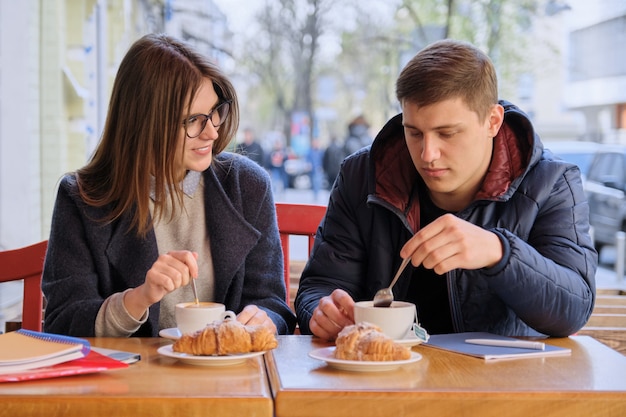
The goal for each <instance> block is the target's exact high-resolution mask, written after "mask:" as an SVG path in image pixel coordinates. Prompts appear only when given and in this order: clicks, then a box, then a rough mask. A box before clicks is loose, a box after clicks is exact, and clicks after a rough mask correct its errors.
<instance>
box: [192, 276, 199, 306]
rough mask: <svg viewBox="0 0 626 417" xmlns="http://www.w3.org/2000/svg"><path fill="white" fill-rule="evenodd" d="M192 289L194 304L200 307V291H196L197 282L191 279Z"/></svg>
mask: <svg viewBox="0 0 626 417" xmlns="http://www.w3.org/2000/svg"><path fill="white" fill-rule="evenodd" d="M191 289H192V290H193V299H194V303H195V304H196V305H199V304H200V301H199V300H198V290H197V289H196V280H195V278H191Z"/></svg>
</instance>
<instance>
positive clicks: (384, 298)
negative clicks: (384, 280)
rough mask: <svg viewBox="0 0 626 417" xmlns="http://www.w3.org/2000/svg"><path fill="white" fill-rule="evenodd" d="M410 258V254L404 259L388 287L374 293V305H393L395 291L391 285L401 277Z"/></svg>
mask: <svg viewBox="0 0 626 417" xmlns="http://www.w3.org/2000/svg"><path fill="white" fill-rule="evenodd" d="M410 260H411V257H410V256H408V257H407V258H405V259H404V260H403V261H402V264H400V268H398V272H396V276H395V277H393V280H392V281H391V284H389V286H388V287H387V288H383V289H380V290H378V291H376V294H375V295H374V307H389V306H390V305H391V303H392V302H393V292H392V291H391V287H393V286H394V284H395V283H396V281H397V280H398V278H400V275H401V274H402V271H404V268H406V266H407V265H408V264H409V261H410Z"/></svg>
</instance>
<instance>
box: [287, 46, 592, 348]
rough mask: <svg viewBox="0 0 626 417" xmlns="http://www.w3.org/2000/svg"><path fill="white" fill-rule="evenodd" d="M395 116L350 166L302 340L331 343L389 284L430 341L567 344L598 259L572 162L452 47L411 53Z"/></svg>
mask: <svg viewBox="0 0 626 417" xmlns="http://www.w3.org/2000/svg"><path fill="white" fill-rule="evenodd" d="M396 95H397V98H398V100H399V102H400V104H401V107H402V113H401V114H399V115H397V116H396V117H394V118H392V119H391V120H390V121H389V122H388V123H387V124H386V126H385V127H383V129H382V130H381V131H380V133H379V134H378V136H377V137H376V139H375V140H374V142H373V144H372V146H371V147H369V148H364V149H363V150H361V151H360V152H358V153H356V154H354V155H352V156H351V157H349V158H347V159H346V160H345V162H344V164H343V166H342V170H341V173H340V175H339V177H338V180H337V182H336V184H335V186H334V188H333V190H332V193H331V196H330V201H329V205H328V210H327V214H326V218H325V219H324V221H323V223H322V225H321V228H320V229H319V231H318V233H317V236H316V239H315V246H314V248H313V252H312V254H311V259H310V261H309V262H308V264H307V267H306V268H305V270H304V272H303V274H302V278H301V281H300V286H299V290H298V295H297V297H296V302H295V303H296V310H297V311H296V312H297V316H298V321H299V324H300V330H301V332H302V333H304V334H307V333H312V334H314V335H317V336H319V337H322V338H325V339H334V338H335V337H336V336H337V333H338V332H339V331H340V330H341V329H342V328H343V327H344V326H346V325H348V324H352V323H353V321H354V319H353V306H354V301H358V300H368V299H369V300H371V299H372V298H373V296H374V294H375V293H376V291H377V290H379V289H381V288H383V287H387V286H388V285H389V283H390V281H391V278H392V277H393V275H394V274H395V272H396V270H397V268H398V266H399V265H400V263H401V261H402V259H403V258H406V257H409V256H410V257H411V264H410V265H409V266H408V267H407V268H406V270H405V271H404V273H403V274H402V276H401V277H400V279H399V280H398V282H397V283H396V285H395V287H394V288H393V293H394V295H395V299H396V300H405V301H410V302H414V303H415V304H416V305H417V309H418V316H419V321H420V324H421V325H422V327H424V328H425V329H426V330H427V331H428V332H429V333H430V334H438V333H452V332H465V331H487V332H493V333H497V334H502V335H515V336H524V335H538V334H544V335H550V336H557V337H558V336H567V335H570V334H572V333H574V332H576V331H577V330H579V329H580V328H581V327H582V326H583V325H584V324H585V323H586V322H587V319H588V318H589V316H590V314H591V310H592V307H593V303H594V299H595V278H594V276H595V272H596V268H597V253H596V252H595V250H594V249H593V244H592V241H591V238H590V236H589V219H588V206H587V202H586V200H585V195H584V192H583V188H582V182H581V179H580V172H579V170H578V168H577V167H576V166H575V165H572V164H568V163H565V162H562V161H557V160H554V158H553V157H552V155H550V154H549V153H547V152H546V153H543V146H542V144H541V141H540V139H539V137H538V136H537V135H536V134H535V132H534V130H533V127H532V124H531V122H530V120H529V119H528V117H527V116H526V115H525V114H524V113H523V112H522V111H520V110H519V109H518V108H517V107H515V106H514V105H512V104H510V103H507V102H504V101H500V102H498V92H497V79H496V73H495V69H494V67H493V64H492V63H491V61H490V60H489V58H488V57H487V56H486V55H485V54H484V53H482V52H481V51H480V50H478V49H477V48H476V47H474V46H472V45H469V44H466V43H463V42H459V41H453V40H444V41H439V42H436V43H434V44H432V45H430V46H428V47H426V48H425V49H424V50H422V51H421V52H419V53H418V54H417V55H416V56H415V57H414V58H413V59H412V60H411V61H410V62H409V63H408V64H407V66H406V67H405V68H404V69H403V71H402V73H401V74H400V77H399V78H398V80H397V84H396Z"/></svg>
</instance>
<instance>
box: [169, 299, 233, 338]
mask: <svg viewBox="0 0 626 417" xmlns="http://www.w3.org/2000/svg"><path fill="white" fill-rule="evenodd" d="M175 315H176V326H177V327H178V330H179V331H180V333H181V334H187V333H194V332H196V331H198V330H202V329H204V328H205V327H206V326H207V325H208V324H209V323H212V322H214V321H218V320H224V319H227V318H231V319H235V318H236V314H235V313H233V312H232V311H230V310H226V306H224V304H220V303H212V302H201V303H198V304H196V303H195V302H190V303H178V304H176V310H175Z"/></svg>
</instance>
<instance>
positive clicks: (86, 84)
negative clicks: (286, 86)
mask: <svg viewBox="0 0 626 417" xmlns="http://www.w3.org/2000/svg"><path fill="white" fill-rule="evenodd" d="M150 32H168V33H170V34H172V35H175V36H178V37H180V38H183V39H185V40H187V41H189V42H192V43H194V44H196V46H197V47H198V48H200V49H201V50H202V51H203V52H205V53H206V54H207V55H208V56H211V57H213V58H214V59H215V60H216V61H217V60H219V59H222V58H223V56H224V53H223V51H224V48H223V44H224V39H225V37H226V35H227V34H226V22H225V21H224V15H223V14H222V13H221V12H220V11H219V9H218V8H217V7H215V5H214V4H213V1H212V0H56V1H49V0H20V1H14V0H0V250H4V249H11V248H17V247H21V246H25V245H28V244H31V243H34V242H37V241H40V240H43V239H46V238H47V236H48V234H49V229H50V220H51V217H52V209H53V205H54V200H55V197H56V190H57V184H58V181H59V179H60V177H61V176H62V175H63V174H64V173H65V172H68V171H73V170H75V169H77V168H79V167H81V166H82V165H84V164H85V162H86V161H87V159H88V158H89V156H90V155H91V153H92V151H93V149H94V147H95V146H96V144H97V142H98V140H99V137H100V133H101V131H102V127H103V125H104V120H105V117H106V112H107V107H108V99H109V95H110V90H111V87H112V83H113V79H114V77H115V74H116V71H117V67H118V65H119V62H120V61H121V59H122V58H123V56H124V54H125V53H126V51H127V49H128V48H129V46H130V45H131V43H132V42H134V41H135V40H136V39H138V38H139V37H140V36H141V35H143V34H146V33H150ZM0 267H2V266H1V265H0ZM20 300H21V285H13V284H11V283H9V284H3V285H0V331H1V330H3V329H4V325H3V324H4V317H3V316H6V315H7V314H11V313H12V312H13V311H12V310H15V309H17V307H18V306H17V305H15V302H16V301H20ZM9 307H10V309H12V310H11V311H9V312H7V311H8V310H6V308H9ZM20 308H21V307H20Z"/></svg>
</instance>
